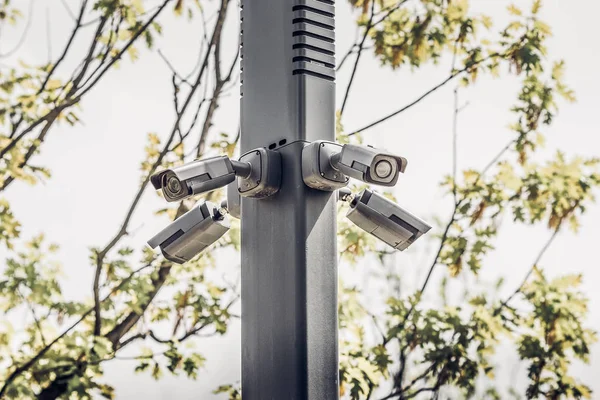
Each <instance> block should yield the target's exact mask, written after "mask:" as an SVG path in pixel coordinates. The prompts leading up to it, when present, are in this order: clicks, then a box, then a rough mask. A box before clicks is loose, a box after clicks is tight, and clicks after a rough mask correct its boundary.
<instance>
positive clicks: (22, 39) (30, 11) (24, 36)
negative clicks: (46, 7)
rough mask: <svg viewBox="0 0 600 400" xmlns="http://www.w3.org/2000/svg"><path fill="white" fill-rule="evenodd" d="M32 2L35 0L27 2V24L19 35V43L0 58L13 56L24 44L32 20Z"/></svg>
mask: <svg viewBox="0 0 600 400" xmlns="http://www.w3.org/2000/svg"><path fill="white" fill-rule="evenodd" d="M34 2H35V0H30V1H29V15H28V18H27V23H26V25H25V28H24V29H23V33H22V34H21V37H20V38H19V41H18V42H17V44H16V45H15V47H13V48H12V49H10V50H9V51H7V52H6V53H4V54H0V58H6V57H10V56H12V55H13V54H15V53H16V52H17V50H19V49H20V48H21V46H23V43H25V38H27V33H28V32H29V29H30V28H31V21H32V20H33V3H34Z"/></svg>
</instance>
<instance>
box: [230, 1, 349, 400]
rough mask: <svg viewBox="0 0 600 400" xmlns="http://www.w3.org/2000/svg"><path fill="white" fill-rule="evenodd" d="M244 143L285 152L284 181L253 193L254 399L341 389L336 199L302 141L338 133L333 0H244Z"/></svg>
mask: <svg viewBox="0 0 600 400" xmlns="http://www.w3.org/2000/svg"><path fill="white" fill-rule="evenodd" d="M241 18H242V90H241V93H242V98H241V109H242V119H241V129H242V133H241V147H242V153H244V152H245V151H248V150H251V149H254V148H257V147H266V148H269V149H272V150H276V151H279V152H280V153H281V156H282V168H283V171H282V185H281V190H280V191H279V193H278V194H277V195H275V196H273V197H270V198H268V199H261V200H256V199H245V198H244V199H243V200H242V210H241V213H242V394H243V398H244V400H304V399H309V400H335V399H338V397H339V396H338V345H337V254H336V253H337V250H336V208H335V206H336V205H335V201H334V196H333V194H332V193H329V192H322V191H317V190H314V189H310V188H308V187H307V186H306V185H304V182H303V181H302V170H301V159H302V149H303V147H304V146H306V144H307V143H309V142H311V141H313V140H317V139H326V140H334V139H335V137H334V136H335V81H334V79H335V71H334V65H335V42H334V4H333V1H330V0H327V1H325V0H276V1H275V0H243V2H242V11H241Z"/></svg>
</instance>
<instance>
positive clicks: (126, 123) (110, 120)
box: [0, 0, 600, 400]
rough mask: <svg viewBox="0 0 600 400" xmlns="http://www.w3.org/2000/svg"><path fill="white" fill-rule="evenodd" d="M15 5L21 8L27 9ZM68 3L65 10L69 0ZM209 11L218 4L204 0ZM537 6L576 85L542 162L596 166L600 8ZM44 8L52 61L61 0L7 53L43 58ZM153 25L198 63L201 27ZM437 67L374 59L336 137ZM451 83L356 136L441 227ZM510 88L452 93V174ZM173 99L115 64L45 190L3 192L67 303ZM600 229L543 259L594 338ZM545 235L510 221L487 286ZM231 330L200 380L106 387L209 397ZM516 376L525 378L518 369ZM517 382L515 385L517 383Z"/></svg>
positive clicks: (433, 75) (124, 371) (386, 107)
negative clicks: (45, 256) (566, 284)
mask: <svg viewBox="0 0 600 400" xmlns="http://www.w3.org/2000/svg"><path fill="white" fill-rule="evenodd" d="M16 1H17V2H21V1H23V3H24V5H26V4H27V5H28V4H29V2H26V1H25V0H16ZM68 3H69V4H71V5H72V8H73V9H74V8H75V6H76V4H77V1H74V0H70V1H68ZM147 3H148V5H150V4H153V3H155V1H154V0H148V1H147ZM211 3H213V4H214V0H213V1H212V2H211ZM339 3H340V6H338V16H337V25H338V30H337V32H338V45H337V46H338V47H337V48H338V54H343V52H344V51H345V49H347V48H348V45H349V44H350V43H351V42H352V41H353V39H354V23H353V20H352V18H351V16H350V14H349V9H348V7H347V6H346V2H345V1H342V0H340V1H339ZM471 3H472V4H473V8H474V9H475V10H476V11H477V12H485V13H486V14H489V15H491V16H493V17H494V19H495V20H497V21H498V24H500V21H501V20H502V17H500V16H501V15H504V11H503V10H504V7H505V5H506V4H507V2H505V1H504V0H473V1H472V2H471ZM516 3H517V4H519V3H522V4H529V2H525V1H517V2H516ZM545 3H547V4H546V6H545V9H544V16H545V18H546V20H547V22H549V24H550V25H551V26H552V28H553V30H554V38H553V39H552V40H551V41H550V46H549V53H550V54H551V55H552V56H553V57H556V58H564V59H566V60H567V66H568V68H567V77H568V79H567V81H568V83H569V84H570V85H571V86H572V87H573V88H574V89H575V91H576V94H577V98H578V102H577V103H576V104H575V105H564V106H563V107H562V108H561V112H560V115H559V116H558V117H557V118H556V120H555V123H554V124H553V126H552V127H551V128H550V129H548V130H546V132H545V133H546V134H547V147H546V149H545V150H544V152H543V154H544V156H548V155H551V154H553V153H554V152H555V151H556V149H560V150H562V151H564V152H565V153H567V154H568V155H575V154H580V155H584V156H600V136H599V133H600V132H599V131H598V123H597V118H598V116H597V113H598V109H599V106H600V101H599V100H598V97H597V96H598V93H600V77H598V73H597V71H598V64H599V62H600V55H599V53H598V51H597V49H598V43H597V34H596V26H597V15H599V14H600V3H598V2H595V1H585V0H572V1H569V2H568V5H566V4H565V3H563V5H559V1H558V0H555V1H546V2H545ZM23 8H26V7H23ZM46 10H48V12H49V15H50V17H51V21H52V22H51V23H52V25H51V32H52V33H51V41H52V52H53V55H54V57H56V55H57V53H58V52H59V50H60V47H61V46H62V45H63V44H64V42H65V39H66V36H67V35H68V33H69V29H70V27H71V22H70V19H69V18H68V17H67V15H66V14H65V12H64V9H63V8H62V6H61V5H60V1H59V0H37V1H36V3H35V8H34V20H33V24H32V29H31V32H30V36H29V39H28V40H27V42H26V43H25V45H24V46H23V47H22V49H21V50H20V52H19V54H18V55H17V56H18V57H19V58H20V59H23V60H25V61H28V62H43V61H45V60H46V58H47V47H46V25H45V21H46ZM231 11H232V12H231V13H230V15H229V17H230V18H231V21H230V25H229V26H230V28H231V29H229V31H228V32H227V35H226V41H225V42H226V44H227V45H228V46H229V48H232V47H234V46H235V42H236V35H237V26H236V24H235V18H237V14H236V10H234V9H232V10H231ZM162 22H163V25H164V37H163V38H162V39H160V41H159V42H158V47H159V48H160V49H162V51H163V52H164V53H165V54H166V55H167V56H168V57H169V59H170V60H171V61H172V62H173V64H174V65H176V66H178V67H181V68H182V69H183V70H188V69H189V67H191V66H192V65H193V64H194V63H195V57H196V56H195V55H196V50H197V44H198V41H199V40H198V38H199V36H198V35H199V33H198V32H199V29H200V28H199V26H198V25H199V24H196V25H195V26H193V25H190V24H188V23H187V22H184V20H183V19H177V20H176V19H174V18H173V17H172V16H170V15H169V16H168V17H167V18H163V19H162ZM234 27H235V29H233V28H234ZM9 34H10V33H9V32H4V33H3V39H2V43H0V48H1V50H2V51H6V50H7V48H10V46H8V44H6V43H8V39H5V38H6V37H10V36H8V35H9ZM4 35H7V36H4ZM14 36H16V35H15V34H13V37H14ZM5 40H6V42H5ZM83 45H84V42H83V41H82V42H80V43H78V47H77V48H78V49H79V53H81V51H82V50H83V47H82V46H83ZM349 70H350V69H349V65H348V66H346V67H345V69H344V70H343V71H342V73H340V74H339V76H338V82H339V85H338V88H339V89H340V90H339V91H338V93H339V94H340V95H339V96H338V97H340V98H341V89H343V88H344V87H345V83H346V82H347V79H348V75H349ZM447 71H448V67H446V66H445V65H444V66H440V67H431V66H428V67H424V68H421V69H420V70H419V71H418V72H417V73H415V74H413V73H410V71H409V70H408V69H407V68H403V69H401V70H400V71H397V72H392V71H389V70H387V69H381V68H379V64H378V62H377V61H376V60H373V59H370V58H365V59H364V61H363V62H362V64H361V69H360V74H359V78H358V79H357V81H356V83H355V86H354V89H353V95H352V96H351V99H350V102H349V105H348V108H347V110H346V113H345V117H344V124H345V127H346V128H347V130H353V129H354V128H359V127H361V126H363V125H365V123H369V122H371V121H372V120H374V119H376V118H378V117H380V116H382V115H383V114H386V113H387V112H388V111H393V110H395V109H397V108H399V107H400V106H402V105H404V104H406V103H407V102H409V101H411V100H412V99H414V98H415V97H417V96H418V95H420V94H421V93H423V92H424V91H426V90H427V89H429V88H430V87H431V86H433V85H434V84H436V83H438V82H439V81H441V80H442V79H444V78H445V77H446V74H447ZM453 87H454V86H453V85H448V86H447V87H446V88H444V89H443V90H440V91H439V92H437V93H435V94H434V95H432V96H431V97H429V98H428V99H427V100H426V101H424V102H423V103H421V104H420V105H418V106H416V107H414V108H412V109H410V110H409V111H407V112H405V113H403V114H402V115H400V116H399V117H397V118H395V119H393V120H391V121H389V122H387V123H385V124H382V125H380V126H378V127H376V128H374V129H372V130H370V131H369V132H368V133H366V134H365V138H366V141H367V142H368V143H370V144H373V145H375V146H379V147H382V148H386V149H388V150H390V151H394V152H396V153H399V154H401V155H403V156H405V157H407V158H408V159H409V160H410V169H409V170H408V171H407V173H406V174H405V175H404V176H403V177H402V178H403V179H402V181H401V183H400V185H399V187H398V188H397V189H396V191H395V194H396V196H397V198H398V199H399V200H400V202H401V204H402V205H403V206H406V207H407V208H409V209H411V210H412V211H413V212H414V213H416V214H417V215H420V216H422V217H423V218H425V219H428V220H430V221H432V217H433V216H434V215H437V216H442V217H444V218H447V214H448V212H449V207H450V200H449V199H448V198H443V197H442V192H441V191H440V190H439V188H438V183H439V181H440V180H441V177H442V175H443V174H447V173H448V172H449V171H450V167H451V154H450V148H451V122H452V112H453V108H452V107H453V105H452V104H453V103H452V102H453V98H452V89H453ZM517 90H518V86H517V82H516V81H515V80H513V79H505V78H503V79H499V80H491V79H482V80H481V82H480V83H479V84H478V85H477V86H476V87H475V88H471V89H469V90H466V91H462V92H461V100H462V101H465V102H466V101H468V102H469V106H468V108H467V109H466V110H465V111H464V112H463V113H462V114H461V119H460V123H459V135H460V139H459V140H460V148H459V168H465V167H468V166H473V167H479V168H480V167H482V166H483V165H485V164H486V162H487V161H489V160H490V159H491V158H492V157H493V155H494V154H495V153H497V152H498V151H499V149H500V148H502V146H504V145H505V144H506V143H507V141H508V140H509V139H510V136H509V135H510V134H511V133H510V132H509V131H508V130H507V129H506V126H507V125H508V123H509V122H511V121H512V120H511V115H510V113H509V112H508V109H509V107H510V106H511V104H512V102H513V100H514V98H515V95H516V91H517ZM171 98H172V97H171V84H170V72H169V70H168V68H167V67H166V66H165V64H164V62H163V61H162V60H161V59H160V58H159V57H158V55H157V54H156V53H153V54H151V53H147V52H143V53H142V54H141V59H140V60H139V61H138V63H137V64H135V65H131V63H129V62H123V63H122V64H121V68H120V69H119V70H117V71H113V72H111V73H110V74H109V75H108V76H107V77H106V78H105V80H104V81H103V83H102V84H101V85H100V86H99V87H98V88H96V89H95V90H94V91H93V92H92V93H91V94H90V95H88V96H87V98H86V99H85V100H84V102H83V104H82V108H83V112H82V119H83V121H84V124H83V125H79V126H76V127H74V128H71V127H60V128H58V129H57V128H55V129H54V131H53V132H52V134H51V135H50V138H49V139H48V140H47V143H46V144H45V146H44V149H43V154H42V155H41V156H39V157H38V158H36V159H35V162H36V163H38V164H41V165H45V166H48V167H50V168H51V170H52V173H53V178H52V180H51V181H50V182H49V183H47V184H43V185H38V186H35V187H31V186H27V185H25V184H22V183H15V184H14V185H13V187H11V189H10V190H9V191H8V196H7V197H8V199H9V200H10V202H11V204H12V207H13V209H14V212H15V214H16V216H17V218H18V219H19V220H20V221H21V222H22V223H23V226H24V229H23V237H30V236H31V235H34V234H36V233H38V232H46V234H47V237H48V238H50V239H51V240H52V241H54V242H57V243H59V244H60V245H61V251H60V259H61V261H62V262H63V264H64V269H65V275H66V277H65V283H64V286H65V292H66V293H67V295H68V296H69V297H72V298H83V297H85V296H89V294H90V293H91V291H90V287H91V282H92V279H93V278H92V272H93V271H92V268H91V267H90V265H89V262H88V254H89V252H88V248H89V247H91V246H99V245H103V244H105V243H106V242H107V241H108V239H109V238H110V237H111V235H113V234H114V233H115V232H116V229H117V227H118V225H119V223H120V222H121V220H122V218H123V215H124V213H125V210H126V208H127V206H128V204H129V202H130V200H131V198H132V196H133V194H134V192H135V190H136V189H137V183H138V181H139V163H140V160H141V159H142V158H143V148H144V145H145V140H146V135H147V133H148V132H158V133H159V134H160V135H162V136H164V135H165V134H166V133H167V130H168V128H169V127H170V126H171V123H172V117H173V112H172V106H171ZM340 100H341V99H340ZM238 112H239V102H238V97H237V90H234V91H232V95H231V96H230V97H229V98H227V100H226V101H225V102H224V104H223V105H222V107H221V108H220V110H219V115H218V120H217V125H216V127H215V128H214V129H213V131H212V132H213V133H214V134H216V133H218V132H220V131H227V132H230V133H234V132H235V130H236V129H237V123H238ZM67 143H68V146H66V145H65V144H67ZM109 183H110V184H109ZM146 197H147V198H146V199H145V201H144V203H143V204H142V206H141V207H140V208H139V210H138V211H137V212H136V214H135V217H134V220H133V222H132V227H140V229H139V230H137V231H136V235H135V236H134V238H133V239H132V241H133V243H134V244H135V246H136V247H141V246H142V244H143V243H144V242H145V240H146V239H147V238H148V237H150V236H151V235H152V234H153V233H154V232H155V231H157V230H158V229H160V228H161V227H162V226H163V224H164V223H165V221H164V220H160V219H157V218H152V212H153V211H154V210H155V209H157V208H158V207H160V206H162V204H161V202H160V201H158V199H157V198H156V196H153V195H151V194H150V193H148V195H147V196H146ZM598 222H600V207H599V206H594V207H591V208H590V209H589V212H588V214H587V216H586V218H585V219H584V220H583V221H582V228H581V231H580V234H579V235H578V236H574V235H572V234H571V233H569V232H563V233H561V234H560V236H559V238H558V239H557V240H556V242H555V244H554V246H553V247H552V249H551V250H550V251H549V252H548V253H547V254H546V257H545V258H544V259H543V261H542V263H541V266H542V267H543V268H544V269H545V270H546V271H547V273H548V274H549V275H550V276H554V275H556V274H563V273H567V272H568V273H576V272H582V273H583V274H584V276H585V278H584V290H585V292H586V293H587V294H588V296H589V297H590V299H591V300H590V324H591V325H592V326H593V327H594V328H595V329H596V330H600V292H598V290H597V288H596V284H597V282H598V279H599V276H600V274H599V272H598V264H599V262H598V257H597V255H596V254H595V250H594V249H595V248H596V247H595V246H597V243H598V240H599V239H600V225H599V224H598ZM548 237H549V232H548V231H547V230H546V229H545V228H544V227H530V228H528V227H515V226H513V225H512V224H510V223H508V221H507V223H505V225H504V227H503V231H502V233H501V235H500V237H499V239H498V241H497V251H495V252H494V253H493V254H492V255H491V256H490V257H489V258H488V260H487V262H486V263H485V265H486V266H485V269H484V272H483V274H484V276H485V277H486V278H489V277H494V276H496V275H504V276H506V278H507V282H506V286H505V288H504V290H505V293H510V292H511V291H512V290H514V287H515V285H517V284H518V283H519V282H520V281H521V279H522V278H523V276H524V274H525V273H526V271H527V268H529V266H530V264H531V262H532V261H533V259H534V258H535V256H536V254H537V253H538V251H539V249H540V248H541V246H542V245H543V243H544V242H545V241H546V240H547V238H548ZM430 248H431V246H430V245H429V244H428V242H427V241H426V240H423V241H422V243H420V244H419V246H415V249H414V250H412V251H411V252H406V253H402V254H400V255H398V256H397V257H396V261H395V262H397V263H399V264H409V267H407V268H405V269H403V270H405V271H407V277H408V281H409V282H414V281H415V279H418V281H421V280H422V278H423V270H424V268H425V265H427V264H428V263H430V261H431V257H433V255H432V254H430V253H428V252H427V251H428V249H430ZM220 260H221V261H220V262H221V264H223V267H226V266H227V267H229V268H231V267H230V266H231V265H236V264H237V262H238V261H237V260H236V261H234V263H233V264H232V259H231V258H230V257H226V258H222V259H220ZM359 271H360V268H357V269H348V268H345V269H342V274H343V276H342V277H343V278H344V279H345V280H347V281H353V280H357V279H360V278H358V277H360V276H361V275H360V273H359ZM440 271H441V270H440ZM435 291H436V290H435V289H433V290H432V292H435ZM239 328H240V326H239V323H234V324H233V325H232V328H231V331H230V333H229V334H228V335H227V336H226V337H224V338H218V339H210V340H204V341H202V342H200V343H199V346H200V349H202V350H203V351H204V352H205V354H206V355H208V357H209V363H208V367H207V369H206V370H205V371H203V372H202V373H201V374H200V376H199V379H198V380H197V381H196V382H192V381H188V380H186V379H183V378H181V379H177V378H171V377H165V378H164V379H162V380H161V381H159V382H154V381H152V380H150V379H148V378H147V377H146V376H145V375H144V376H140V375H134V374H133V372H132V365H129V364H127V363H126V362H116V363H113V364H110V367H108V368H107V373H106V379H107V381H109V382H110V383H112V384H114V385H116V387H117V399H132V398H145V399H152V400H155V399H156V400H162V399H173V398H177V399H181V400H186V399H197V398H202V399H205V398H211V395H210V394H209V393H210V392H211V390H212V389H214V388H215V387H216V386H217V385H219V384H223V383H229V382H233V381H235V380H237V379H239V347H240V346H239V336H240V335H239ZM599 357H600V347H598V346H596V347H594V353H593V355H592V365H590V366H578V368H577V375H578V376H579V377H580V378H582V379H584V380H585V381H587V383H589V384H591V386H592V387H593V388H595V389H596V391H597V392H600V382H599V381H598V380H597V376H598V373H599V372H600V359H599ZM499 362H500V363H501V364H502V365H503V366H504V369H503V371H504V372H505V375H506V376H507V377H509V374H508V372H509V370H510V369H511V368H513V367H514V363H515V358H514V355H507V356H505V358H504V359H502V358H500V359H499ZM520 371H521V372H522V373H523V375H524V373H525V372H524V368H523V367H521V369H520ZM510 376H512V375H510ZM594 378H596V379H594ZM506 379H508V378H506ZM518 381H519V382H520V383H521V384H522V383H523V382H524V379H523V378H521V379H519V380H518Z"/></svg>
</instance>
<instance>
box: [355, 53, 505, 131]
mask: <svg viewBox="0 0 600 400" xmlns="http://www.w3.org/2000/svg"><path fill="white" fill-rule="evenodd" d="M503 55H504V54H499V53H494V54H491V55H489V56H487V57H484V58H482V59H481V60H479V61H475V62H472V63H470V64H469V65H467V66H466V67H464V68H462V69H460V70H458V71H456V72H454V73H452V74H450V75H449V76H448V77H447V78H446V79H444V80H443V81H442V82H440V83H438V84H437V85H435V86H434V87H432V88H431V89H429V90H428V91H426V92H425V93H423V94H422V95H421V96H419V97H418V98H417V99H415V100H413V101H412V102H410V103H408V104H407V105H405V106H403V107H402V108H400V109H399V110H397V111H394V112H392V113H391V114H388V115H386V116H385V117H382V118H379V119H378V120H376V121H374V122H372V123H370V124H368V125H366V126H363V127H362V128H360V129H357V130H355V131H353V132H351V133H349V134H348V135H347V136H353V135H356V134H358V133H361V132H364V131H366V130H367V129H370V128H372V127H374V126H376V125H379V124H381V123H382V122H385V121H387V120H388V119H390V118H393V117H395V116H396V115H398V114H400V113H402V112H404V111H406V110H408V109H409V108H411V107H413V106H415V105H417V104H419V103H420V102H421V101H422V100H424V99H425V98H427V97H428V96H429V95H430V94H432V93H434V92H435V91H437V90H438V89H440V88H442V87H444V86H445V85H446V84H448V82H450V81H452V80H453V79H454V78H456V77H457V76H459V75H462V74H463V73H465V72H467V71H469V70H470V69H471V68H473V67H475V66H477V65H479V64H481V63H483V62H485V61H487V60H489V59H491V58H495V57H502V56H503Z"/></svg>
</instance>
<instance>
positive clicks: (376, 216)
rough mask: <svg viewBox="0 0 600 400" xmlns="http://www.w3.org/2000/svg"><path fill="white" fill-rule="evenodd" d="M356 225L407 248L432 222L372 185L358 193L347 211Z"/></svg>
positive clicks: (377, 236)
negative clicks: (409, 210) (410, 210)
mask: <svg viewBox="0 0 600 400" xmlns="http://www.w3.org/2000/svg"><path fill="white" fill-rule="evenodd" d="M346 216H347V217H348V219H350V220H351V221H352V222H353V223H354V224H355V225H356V226H358V227H359V228H361V229H363V230H364V231H366V232H369V233H370V234H372V235H373V236H375V237H376V238H378V239H380V240H382V241H383V242H385V243H387V244H388V245H390V246H392V247H393V248H395V249H398V250H401V251H402V250H406V249H407V248H408V247H409V246H410V245H411V244H413V243H414V242H415V241H416V240H417V239H418V238H419V237H421V236H422V235H423V234H425V233H427V232H428V231H429V230H430V229H431V226H429V225H428V224H427V223H426V222H424V221H423V220H421V219H420V218H418V217H416V216H414V215H413V214H411V213H410V212H408V211H407V210H405V209H403V208H402V207H400V206H399V205H397V204H395V203H393V202H392V201H390V200H388V199H386V198H385V197H383V196H382V195H380V194H378V193H375V192H372V191H370V190H368V189H365V190H364V191H362V192H361V193H360V194H359V195H357V196H356V197H355V198H354V200H353V201H352V203H351V204H350V209H349V210H348V213H347V214H346Z"/></svg>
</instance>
